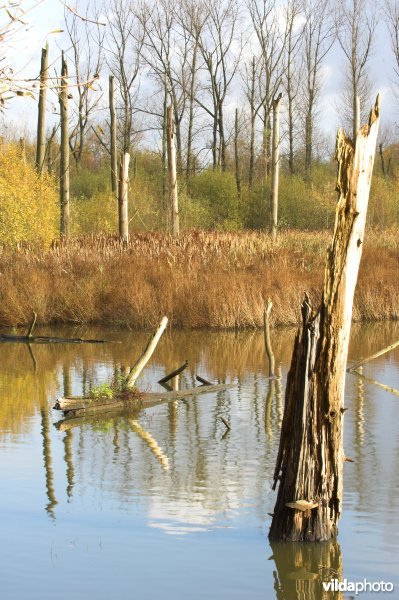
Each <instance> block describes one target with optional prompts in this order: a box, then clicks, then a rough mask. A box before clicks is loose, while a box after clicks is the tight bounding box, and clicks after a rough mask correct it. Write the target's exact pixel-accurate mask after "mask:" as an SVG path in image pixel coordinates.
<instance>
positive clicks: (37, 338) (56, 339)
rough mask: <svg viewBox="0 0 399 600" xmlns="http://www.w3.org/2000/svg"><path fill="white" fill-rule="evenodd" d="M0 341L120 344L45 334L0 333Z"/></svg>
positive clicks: (111, 341) (110, 341) (117, 342)
mask: <svg viewBox="0 0 399 600" xmlns="http://www.w3.org/2000/svg"><path fill="white" fill-rule="evenodd" d="M0 342H22V343H24V344H120V343H121V342H119V341H113V340H89V339H85V338H62V337H51V336H45V335H35V336H31V337H29V336H27V335H7V334H5V333H0Z"/></svg>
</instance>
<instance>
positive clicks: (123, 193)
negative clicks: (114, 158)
mask: <svg viewBox="0 0 399 600" xmlns="http://www.w3.org/2000/svg"><path fill="white" fill-rule="evenodd" d="M129 162H130V154H129V153H128V152H125V154H122V155H121V160H120V164H119V186H118V210H119V240H120V241H121V242H125V243H127V242H128V241H129V220H128V210H127V208H128V207H127V199H128V186H129Z"/></svg>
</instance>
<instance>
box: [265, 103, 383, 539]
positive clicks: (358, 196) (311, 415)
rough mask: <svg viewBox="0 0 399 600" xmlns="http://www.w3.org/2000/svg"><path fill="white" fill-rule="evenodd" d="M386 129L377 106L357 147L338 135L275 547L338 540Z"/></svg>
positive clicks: (302, 341)
mask: <svg viewBox="0 0 399 600" xmlns="http://www.w3.org/2000/svg"><path fill="white" fill-rule="evenodd" d="M378 123H379V99H378V98H377V101H376V104H375V106H374V108H373V109H372V111H371V113H370V117H369V122H368V124H367V125H364V126H363V127H362V128H361V129H360V130H359V132H358V135H357V138H356V142H355V145H354V144H353V143H352V142H351V140H349V139H348V138H347V137H346V135H345V134H344V132H343V131H342V130H340V131H339V132H338V135H337V145H336V159H337V161H338V179H337V190H338V194H339V198H338V206H337V212H336V220H335V229H334V236H333V241H332V244H331V247H330V249H329V251H328V256H327V264H326V272H325V280H324V290H323V295H322V300H321V304H320V307H319V309H318V310H317V311H313V309H312V306H311V304H310V301H309V298H308V297H307V296H305V300H304V302H303V304H302V327H301V329H300V331H299V332H298V334H297V336H296V339H295V344H294V350H293V355H292V362H291V367H290V370H289V373H288V379H287V387H286V394H285V409H284V417H283V423H282V429H281V437H280V446H279V451H278V455H277V461H276V468H275V473H274V485H273V489H275V487H276V485H277V483H278V482H279V489H278V496H277V501H276V505H275V509H274V515H273V519H272V523H271V527H270V532H269V538H270V539H271V540H279V541H292V542H295V541H324V540H329V539H330V538H334V537H335V536H336V535H337V533H338V521H339V518H340V515H341V511H342V478H343V463H344V452H343V445H342V429H343V414H344V386H345V371H346V360H347V354H348V345H349V334H350V326H351V317H352V305H353V296H354V292H355V286H356V281H357V275H358V269H359V264H360V258H361V254H362V248H363V237H364V229H365V223H366V214H367V205H368V197H369V190H370V183H371V175H372V170H373V163H374V154H375V147H376V141H377V133H378Z"/></svg>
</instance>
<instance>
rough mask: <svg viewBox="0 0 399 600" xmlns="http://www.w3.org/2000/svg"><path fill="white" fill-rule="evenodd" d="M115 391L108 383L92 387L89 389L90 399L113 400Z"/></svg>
mask: <svg viewBox="0 0 399 600" xmlns="http://www.w3.org/2000/svg"><path fill="white" fill-rule="evenodd" d="M114 393H115V389H114V388H113V387H112V386H111V385H109V383H102V384H101V385H94V386H93V387H92V388H91V389H90V398H93V400H97V399H98V398H102V397H105V398H113V397H114Z"/></svg>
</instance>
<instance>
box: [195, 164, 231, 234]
mask: <svg viewBox="0 0 399 600" xmlns="http://www.w3.org/2000/svg"><path fill="white" fill-rule="evenodd" d="M188 194H189V196H190V197H191V201H192V203H193V207H192V209H193V210H194V211H195V210H197V211H198V212H199V213H201V219H203V218H204V210H205V211H206V213H207V215H208V217H207V225H206V227H207V228H212V229H219V230H224V231H227V230H232V229H239V228H240V227H242V220H241V217H240V214H239V203H238V198H237V189H236V183H235V179H234V176H233V175H232V174H231V173H221V172H220V171H214V170H211V169H208V170H206V171H203V172H202V173H200V174H199V175H197V176H196V177H194V178H192V179H190V181H189V182H188ZM196 206H197V207H198V209H196V208H195V207H196ZM199 207H200V208H199Z"/></svg>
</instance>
